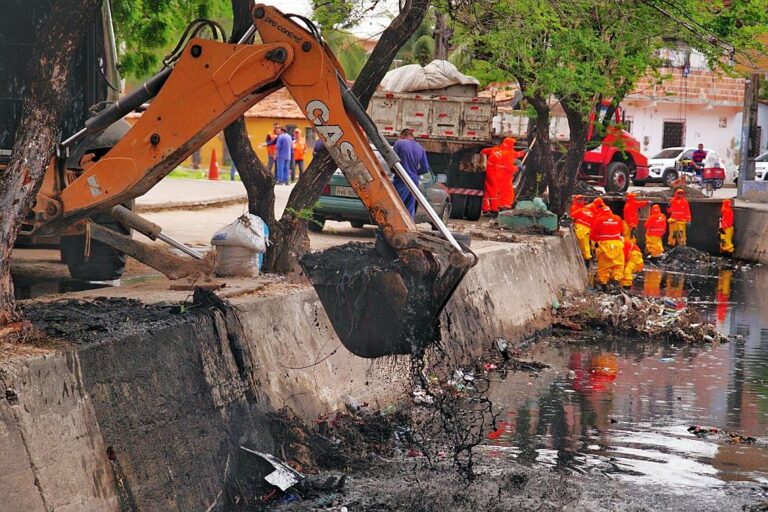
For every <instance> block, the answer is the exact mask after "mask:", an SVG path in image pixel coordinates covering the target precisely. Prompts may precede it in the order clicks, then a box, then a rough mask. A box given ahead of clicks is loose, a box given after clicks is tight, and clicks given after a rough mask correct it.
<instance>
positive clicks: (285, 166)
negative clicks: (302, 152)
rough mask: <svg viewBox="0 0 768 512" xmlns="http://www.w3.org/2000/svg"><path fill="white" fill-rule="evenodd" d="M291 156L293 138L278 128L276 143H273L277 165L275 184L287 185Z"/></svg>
mask: <svg viewBox="0 0 768 512" xmlns="http://www.w3.org/2000/svg"><path fill="white" fill-rule="evenodd" d="M291 155H293V138H292V137H291V136H290V135H288V134H287V133H286V132H285V129H283V128H278V135H277V142H275V161H276V163H277V184H278V185H287V184H288V175H289V172H290V168H291Z"/></svg>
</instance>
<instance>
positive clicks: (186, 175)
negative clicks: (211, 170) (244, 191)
mask: <svg viewBox="0 0 768 512" xmlns="http://www.w3.org/2000/svg"><path fill="white" fill-rule="evenodd" d="M168 177H169V178H171V179H180V180H207V179H208V169H192V168H189V167H181V166H179V167H177V168H175V169H174V170H172V171H171V172H170V174H168ZM219 180H220V181H229V167H226V168H222V167H220V168H219ZM235 181H240V175H239V174H235Z"/></svg>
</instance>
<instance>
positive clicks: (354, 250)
mask: <svg viewBox="0 0 768 512" xmlns="http://www.w3.org/2000/svg"><path fill="white" fill-rule="evenodd" d="M301 264H302V267H303V268H304V271H305V273H306V274H307V276H308V277H309V279H310V281H311V282H312V284H313V285H314V287H315V290H316V291H317V294H318V296H319V297H320V300H321V301H322V303H323V306H324V307H325V311H326V313H327V314H328V317H329V319H330V320H331V323H332V324H333V326H334V330H335V331H336V333H337V334H338V335H339V338H340V340H341V342H342V343H343V344H344V346H345V347H346V348H347V349H348V350H350V351H351V352H353V353H354V354H356V355H359V356H361V357H379V356H383V355H393V354H412V353H414V354H419V353H423V351H424V349H425V347H426V346H427V345H428V344H429V343H431V342H433V341H434V340H435V339H436V338H437V329H436V326H437V325H436V323H437V315H438V313H439V308H440V307H441V304H436V303H435V300H433V298H432V297H433V288H434V281H435V276H434V275H433V274H432V273H431V272H428V273H426V274H419V273H418V272H416V271H412V270H410V269H409V268H408V267H407V265H406V262H404V261H402V259H400V258H398V256H397V254H395V253H394V252H393V251H392V250H391V249H389V248H388V247H385V243H384V242H379V244H377V246H376V247H374V245H373V244H367V243H359V242H357V243H349V244H346V245H342V246H337V247H332V248H330V249H326V250H325V251H323V252H314V253H310V254H307V255H306V256H304V257H303V258H302V260H301Z"/></svg>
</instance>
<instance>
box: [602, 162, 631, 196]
mask: <svg viewBox="0 0 768 512" xmlns="http://www.w3.org/2000/svg"><path fill="white" fill-rule="evenodd" d="M628 188H629V167H628V166H627V164H625V163H624V162H611V163H610V164H608V170H607V172H606V176H605V191H606V192H619V193H624V192H626V191H627V189H628Z"/></svg>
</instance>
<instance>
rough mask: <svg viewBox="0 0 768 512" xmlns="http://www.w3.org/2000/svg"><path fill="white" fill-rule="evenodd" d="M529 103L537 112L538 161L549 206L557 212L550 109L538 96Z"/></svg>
mask: <svg viewBox="0 0 768 512" xmlns="http://www.w3.org/2000/svg"><path fill="white" fill-rule="evenodd" d="M529 102H530V104H531V106H532V107H533V109H534V110H535V111H536V122H535V129H536V130H535V132H536V147H537V148H538V149H537V151H536V157H537V158H536V160H537V163H538V165H539V172H540V173H541V174H543V176H544V178H545V179H546V182H547V184H548V185H549V204H550V209H551V210H552V211H554V213H557V214H558V215H560V213H559V212H557V211H555V208H553V205H556V204H559V202H560V198H559V195H558V194H559V188H558V187H557V186H556V185H554V186H553V184H554V183H556V182H557V170H556V169H555V158H554V156H553V155H552V142H551V140H550V138H549V116H550V109H549V103H548V101H547V98H545V97H543V96H541V95H538V94H536V95H535V96H533V97H532V98H529Z"/></svg>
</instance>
